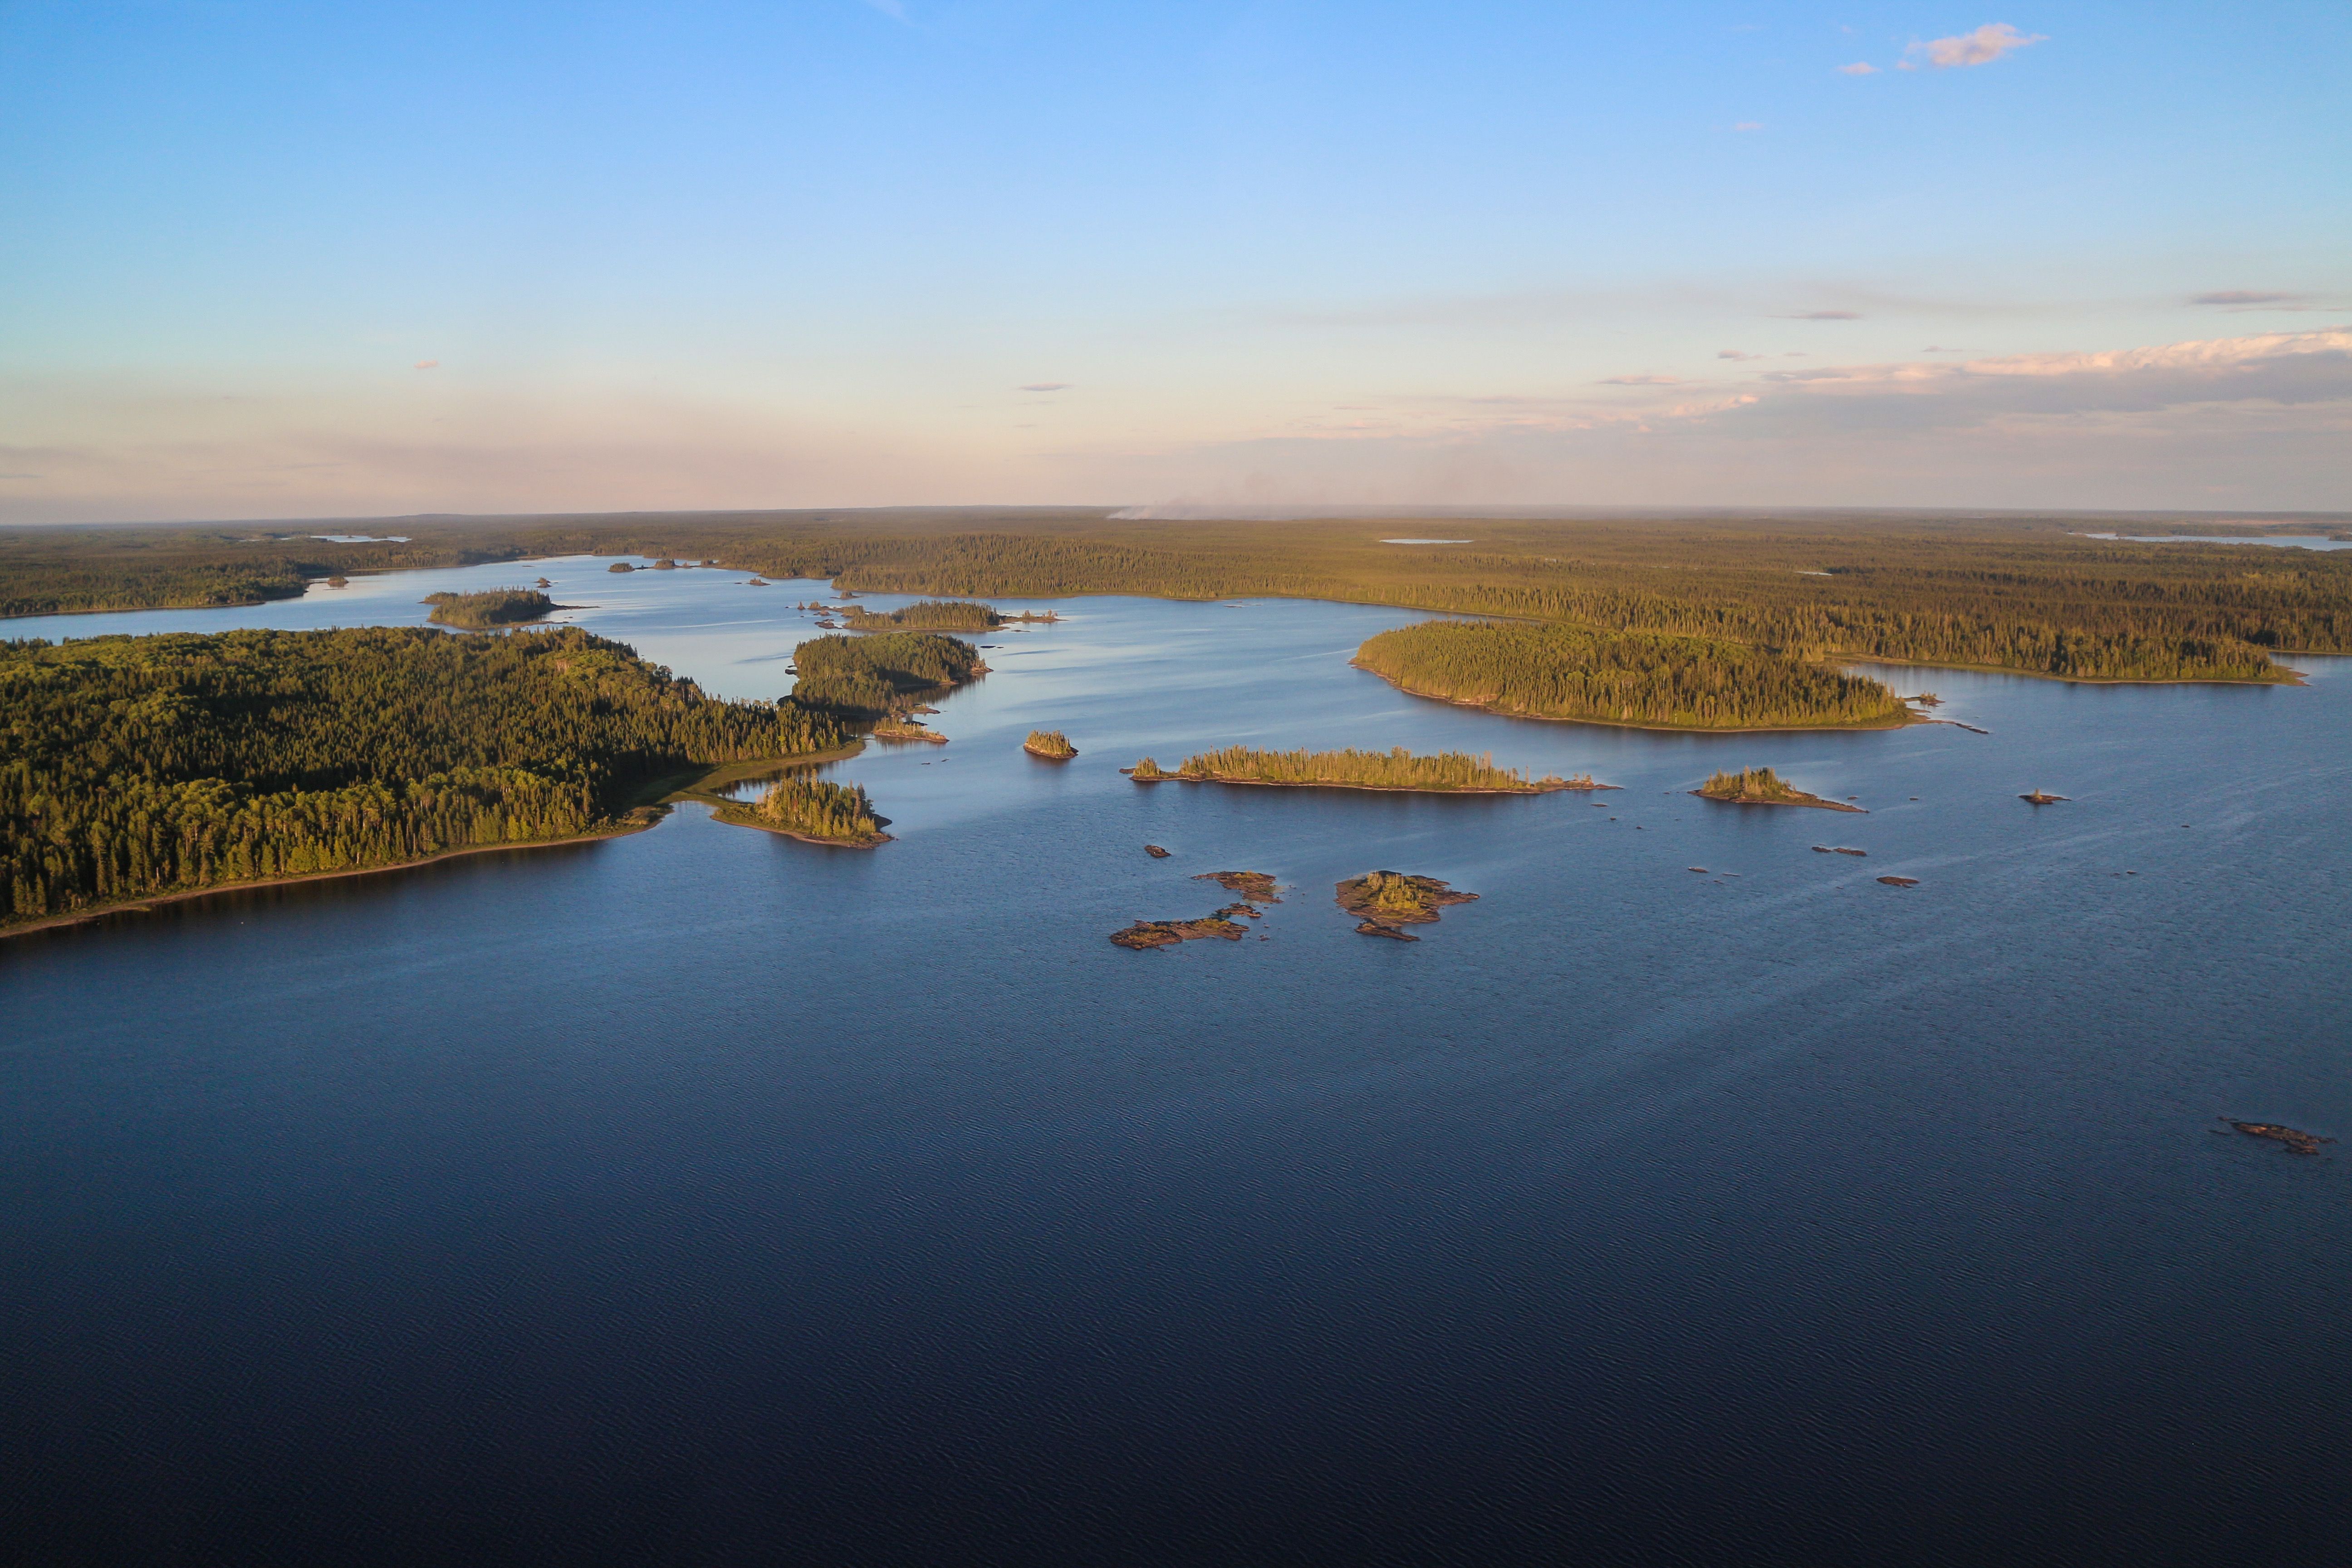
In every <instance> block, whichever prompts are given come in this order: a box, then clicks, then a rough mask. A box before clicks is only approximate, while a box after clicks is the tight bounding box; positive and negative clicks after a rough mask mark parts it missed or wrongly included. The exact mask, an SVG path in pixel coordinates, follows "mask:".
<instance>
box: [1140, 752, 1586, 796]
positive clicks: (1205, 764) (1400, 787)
mask: <svg viewBox="0 0 2352 1568" xmlns="http://www.w3.org/2000/svg"><path fill="white" fill-rule="evenodd" d="M1120 771H1121V772H1123V773H1127V774H1128V775H1129V777H1130V778H1132V779H1134V780H1135V782H1136V783H1138V784H1157V783H1160V781H1162V780H1171V781H1174V782H1177V783H1181V784H1266V785H1273V786H1276V787H1282V788H1290V789H1368V790H1383V791H1392V792H1402V793H1410V794H1421V795H1549V794H1551V793H1553V792H1554V791H1557V790H1598V789H1614V788H1615V787H1617V786H1616V785H1614V784H1596V783H1594V782H1593V779H1592V775H1591V774H1590V773H1580V774H1578V775H1577V776H1576V777H1574V778H1568V779H1564V778H1560V777H1559V776H1558V775H1556V774H1554V775H1547V776H1545V777H1543V778H1540V779H1531V778H1529V777H1528V775H1527V773H1526V771H1525V770H1524V769H1518V768H1508V769H1507V768H1498V767H1496V766H1495V757H1494V753H1493V752H1486V753H1485V754H1484V755H1481V756H1475V757H1474V756H1471V755H1470V754H1469V753H1468V752H1439V753H1437V754H1436V755H1434V756H1415V755H1414V754H1413V753H1412V752H1408V751H1406V750H1405V749H1404V748H1403V747H1402V746H1397V747H1394V748H1392V749H1391V750H1389V751H1387V752H1359V751H1354V750H1345V751H1338V752H1308V751H1304V750H1302V751H1296V752H1261V751H1255V750H1253V749H1251V748H1249V747H1246V746H1228V747H1226V748H1225V749H1223V751H1217V752H1201V753H1199V754H1198V755H1195V756H1190V757H1187V758H1185V759H1184V761H1183V762H1182V763H1181V764H1180V765H1179V766H1178V767H1177V769H1176V771H1175V772H1174V773H1163V772H1162V771H1160V765H1159V764H1158V763H1155V762H1153V761H1152V760H1151V759H1150V757H1146V758H1144V759H1143V760H1142V761H1140V762H1139V763H1136V765H1135V766H1134V767H1132V768H1126V769H1122V770H1120Z"/></svg>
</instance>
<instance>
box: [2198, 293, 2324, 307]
mask: <svg viewBox="0 0 2352 1568" xmlns="http://www.w3.org/2000/svg"><path fill="white" fill-rule="evenodd" d="M2308 298H2309V296H2307V295H2303V294H2266V293H2261V292H2258V291H2256V290H2254V289H2215V290H2214V291H2213V292H2211V293H2210V294H2192V295H2190V296H2189V303H2190V304H2192V305H2235V306H2239V307H2241V308H2243V307H2246V306H2250V305H2301V304H2303V303H2304V302H2305V300H2307V299H2308Z"/></svg>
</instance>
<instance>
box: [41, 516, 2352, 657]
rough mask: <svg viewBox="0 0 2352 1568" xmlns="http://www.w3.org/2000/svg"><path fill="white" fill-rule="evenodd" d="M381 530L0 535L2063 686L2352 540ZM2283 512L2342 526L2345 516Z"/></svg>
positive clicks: (95, 547)
mask: <svg viewBox="0 0 2352 1568" xmlns="http://www.w3.org/2000/svg"><path fill="white" fill-rule="evenodd" d="M336 526H338V527H351V526H353V525H351V524H341V525H336ZM376 526H379V527H382V528H384V529H387V530H390V531H396V532H403V533H409V534H411V535H413V537H412V540H411V542H408V543H405V544H382V543H373V544H359V545H337V544H331V543H325V542H318V541H313V540H306V539H303V538H301V537H299V536H297V535H293V534H291V533H290V531H280V532H277V533H259V532H253V533H247V532H238V531H228V530H223V529H219V528H209V529H160V528H142V529H114V528H88V529H68V528H48V529H14V530H0V610H5V612H6V613H7V614H11V615H31V614H42V613H48V612H53V611H58V610H65V609H95V608H131V607H143V606H150V605H210V604H231V603H242V602H251V601H252V600H255V599H258V598H266V597H276V596H283V595H290V594H296V593H299V592H300V591H301V587H302V584H303V583H304V582H305V581H306V580H308V579H310V578H314V577H324V576H328V575H331V574H336V573H352V572H362V571H376V570H384V569H389V568H393V567H400V566H426V565H431V566H444V565H452V564H459V563H466V562H471V561H509V560H515V559H518V558H520V557H523V556H527V555H529V556H544V555H554V554H564V553H597V554H605V555H623V554H625V555H630V556H639V555H642V556H650V557H655V558H680V559H692V560H713V561H716V562H718V563H720V564H721V565H723V566H725V567H726V568H727V569H729V570H730V571H740V572H753V573H757V574H760V575H761V576H763V577H769V578H787V577H816V578H827V579H831V580H833V581H834V582H835V583H836V584H838V585H839V586H840V587H841V588H842V589H844V590H847V591H856V592H877V593H903V594H918V595H957V596H965V597H973V598H1004V597H1033V598H1034V597H1042V596H1054V595H1076V594H1142V595H1156V596H1160V597H1165V598H1178V599H1218V598H1234V597H1240V596H1247V595H1264V596H1280V597H1288V598H1315V599H1336V600H1348V601H1353V602H1359V603H1370V604H1382V605H1399V606H1402V607H1408V608H1413V609H1423V610H1436V611H1446V612H1454V613H1460V614H1468V615H1483V616H1508V617H1515V618H1520V619H1527V620H1539V621H1562V622H1569V623H1572V624H1574V625H1577V626H1584V627H1588V628H1591V629H1594V630H1601V631H1617V632H1650V633H1661V634H1666V635H1671V636H1677V637H1710V638H1716V639H1719V640H1721V641H1724V642H1732V643H1740V644H1744V645H1746V646H1748V647H1755V648H1759V649H1762V650H1764V651H1767V652H1770V653H1775V654H1779V655H1781V656H1783V657H1785V658H1791V659H1798V660H1820V659H1825V658H1876V659H1885V660H1889V661H1894V662H1909V663H1919V664H1940V665H1957V666H1971V667H1979V668H1996V669H2012V670H2021V671H2025V672H2028V673H2032V674H2037V675H2047V676H2057V677H2062V678H2066V679H2111V680H2179V679H2198V680H2252V681H2273V680H2282V679H2287V677H2286V676H2285V675H2284V673H2283V672H2282V671H2280V670H2279V669H2278V668H2277V667H2276V666H2274V665H2273V664H2272V662H2271V661H2270V658H2269V655H2270V654H2272V653H2273V652H2284V651H2306V652H2314V653H2352V552H2335V553H2317V552H2307V551H2299V550H2283V549H2278V548H2274V547H2268V546H2263V545H2256V544H2251V543H2249V544H2143V543H2133V542H2128V541H2111V540H2097V539H2091V538H2087V537H2084V533H2083V532H2082V530H2085V529H2089V528H2094V527H2095V528H2099V529H2101V530H2105V531H2112V530H2115V529H2116V528H2119V527H2120V528H2122V529H2124V531H2137V530H2140V529H2147V530H2149V531H2167V530H2177V529H2179V527H2182V526H2186V525H2184V524H2183V523H2182V522H2181V521H2180V520H2179V519H2177V518H2172V519H2164V518H2155V519H2150V520H2148V521H2137V522H2136V521H2130V520H2124V519H2116V518H2101V519H2097V520H2091V519H2084V518H2079V517H2065V516H2057V517H2047V518H2035V517H2021V516H2008V515H1996V516H1927V515H1920V514H1903V513H1897V514H1888V515H1885V516H1869V515H1864V514H1858V513H1818V514H1791V515H1783V516H1763V517H1733V516H1709V517H1685V518H1641V519H1625V520H1581V519H1557V518H1555V519H1528V518H1478V519H1470V520H1463V519H1454V520H1452V521H1448V522H1447V523H1446V525H1445V526H1446V530H1447V531H1460V532H1462V533H1464V534H1465V535H1467V536H1469V537H1470V538H1472V540H1473V541H1474V542H1472V543H1471V544H1469V545H1465V546H1459V547H1443V546H1423V545H1391V544H1386V543H1383V542H1381V541H1382V538H1383V536H1390V537H1393V536H1395V535H1397V534H1399V533H1401V532H1407V531H1414V530H1413V529H1412V526H1411V525H1409V524H1407V523H1405V522H1403V521H1401V520H1399V519H1396V518H1384V519H1380V520H1364V519H1316V520H1300V521H1285V522H1279V523H1275V522H1236V521H1155V520H1129V519H1122V518H1117V517H1113V516H1111V515H1109V514H1108V512H1106V511H1104V510H1100V509H1078V508H1064V509H1038V510H1027V511H1019V512H1015V511H985V510H937V511H921V510H881V511H872V512H848V513H840V512H814V513H805V512H804V513H767V514H757V513H733V514H720V513H676V514H653V515H633V516H626V517H545V518H529V519H515V520H496V519H484V520H468V519H455V520H441V519H435V520H403V521H399V522H397V523H393V522H385V523H383V524H379V525H376ZM2196 526H2199V527H2201V528H2207V529H2215V530H2221V531H2229V530H2226V529H2224V525H2221V524H2218V523H2200V524H2198V525H2196ZM2233 526H2234V527H2237V528H2242V527H2244V526H2246V525H2242V524H2240V525H2233ZM2275 526H2276V527H2280V528H2294V529H2295V530H2297V531H2304V532H2327V531H2343V523H2342V521H2341V520H2340V519H2339V520H2333V521H2330V520H2306V521H2280V522H2279V523H2277V524H2276V525H2275ZM321 531H324V528H323V526H322V527H321Z"/></svg>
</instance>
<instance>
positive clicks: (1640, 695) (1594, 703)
mask: <svg viewBox="0 0 2352 1568" xmlns="http://www.w3.org/2000/svg"><path fill="white" fill-rule="evenodd" d="M1354 662H1355V664H1356V666H1357V668H1361V669H1369V670H1370V671H1371V672H1372V673H1373V674H1375V675H1377V676H1379V677H1381V679H1384V680H1387V681H1390V682H1391V683H1392V684H1394V685H1395V686H1397V687H1399V688H1400V689H1403V690H1405V691H1409V692H1411V693H1412V694H1413V695H1414V696H1416V697H1435V698H1440V699H1443V700H1445V701H1448V702H1459V703H1462V704H1465V705H1466V706H1469V707H1473V708H1483V709H1486V710H1487V711H1489V712H1494V713H1507V714H1511V715H1514V716H1516V717H1520V718H1530V719H1561V720H1573V721H1578V722H1580V723H1588V724H1622V725H1633V726H1638V727H1641V728H1645V729H1660V730H1800V729H1892V728H1894V727H1895V726H1896V725H1900V724H1905V723H1908V722H1909V721H1910V720H1911V710H1910V709H1909V708H1907V707H1906V706H1905V704H1904V702H1903V700H1902V699H1901V698H1899V697H1897V696H1896V695H1895V693H1894V692H1893V691H1892V690H1890V689H1888V688H1886V687H1885V686H1882V685H1881V684H1879V683H1878V682H1877V681H1875V680H1869V679H1864V678H1862V677H1860V676H1854V675H1846V674H1844V673H1843V672H1841V671H1839V670H1835V669H1832V668H1826V667H1825V666H1822V665H1819V664H1813V663H1810V662H1808V661H1806V660H1803V659H1798V658H1788V657H1786V656H1785V655H1782V654H1779V653H1773V652H1769V651H1767V650H1765V649H1763V648H1756V647H1748V646H1746V645H1745V644H1742V643H1736V642H1727V641H1725V640H1723V639H1722V638H1719V637H1670V636H1666V635H1664V634H1662V633H1656V632H1610V631H1596V630H1593V629H1591V628H1589V627H1584V626H1563V625H1559V624H1542V623H1533V624H1531V623H1527V622H1512V621H1427V622H1423V624H1421V625H1419V626H1400V627H1398V628H1397V629H1396V630H1394V631H1387V632H1381V634H1380V635H1378V636H1377V637H1372V638H1370V640H1369V641H1367V642H1366V643H1365V644H1364V645H1363V647H1360V648H1358V649H1357V650H1356V658H1355V660H1354Z"/></svg>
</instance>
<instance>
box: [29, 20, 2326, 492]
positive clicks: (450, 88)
mask: <svg viewBox="0 0 2352 1568" xmlns="http://www.w3.org/2000/svg"><path fill="white" fill-rule="evenodd" d="M1049 502H1051V503H1065V502H1066V503H1087V504H1102V505H1117V506H1133V507H1138V508H1144V509H1160V510H1167V511H1169V512H1171V513H1175V512H1180V511H1182V510H1187V509H1190V510H1234V511H1237V512H1246V511H1249V510H1254V509H1265V508H1279V507H1286V506H1303V505H1354V504H1366V505H1372V504H1377V505H1383V506H1410V505H1433V506H1436V505H1479V506H1493V505H1570V506H1620V505H1622V506H1645V507H1646V506H1676V505H1749V506H1796V505H1807V506H1811V505H1838V506H1887V507H1947V506H1949V507H2004V508H2007V507H2016V508H2041V507H2046V508H2073V507H2094V508H2118V509H2165V510H2221V511H2228V510H2339V509H2352V6H2347V5H2344V4H2342V0H2276V3H2273V4H2266V5H2262V6H2253V7H2247V8H2245V9H2244V10H2242V11H2241V10H2239V9H2237V8H2234V7H2217V6H2214V5H2210V4H2208V5H2175V4H2168V3H2163V0H2139V3H2135V4H2130V5H2084V4H2058V3H2051V0H2030V3H2026V4H2021V5H2015V6H2012V5H2010V4H2009V0H2000V4H1999V5H1998V6H1989V5H1988V4H1987V0H1965V3H1964V4H1963V3H1960V0H1916V3H1906V4H1897V5H1888V4H1856V5H1828V6H1823V5H1796V4H1786V5H1773V4H1766V5H1716V4H1671V3H1667V4H1651V5H1612V6H1600V5H1567V4H1543V3H1539V0H1517V3H1515V4H1490V3H1487V0H1445V3H1444V4H1437V3H1402V0H1388V3H1381V0H1354V3H1351V4H1344V5H1343V4H1338V3H1328V4H1327V3H1320V0H1256V3H1248V0H1182V3H1171V4H1160V3H1157V0H1130V3H1125V4H1116V3H1114V4H1106V3H1102V0H758V3H754V0H669V3H667V4H663V5H640V4H623V3H609V4H581V5H555V4H516V3H509V0H465V3H463V4H439V3H416V4H406V3H402V0H373V3H371V4H369V5H331V4H323V3H320V4H309V5H288V4H273V3H268V0H180V3H176V4H114V3H110V0H63V3H58V0H0V521H6V522H47V521H99V520H126V521H127V520H163V519H194V518H279V517H306V516H331V515H349V516H394V515H404V514H409V513H417V512H485V511H487V512H522V511H545V510H596V511H602V510H659V509H669V508H697V509H699V508H765V507H803V506H819V507H848V506H860V505H893V504H906V505H912V504H1013V505H1017V504H1024V503H1049Z"/></svg>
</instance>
